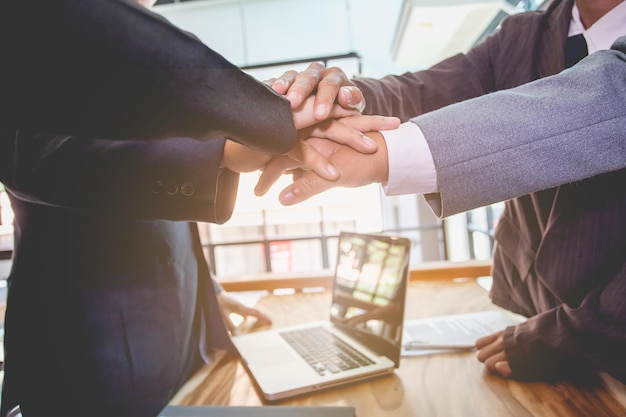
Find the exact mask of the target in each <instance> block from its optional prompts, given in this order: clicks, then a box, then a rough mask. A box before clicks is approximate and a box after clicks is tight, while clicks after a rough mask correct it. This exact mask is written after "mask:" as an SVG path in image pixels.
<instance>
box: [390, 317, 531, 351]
mask: <svg viewBox="0 0 626 417" xmlns="http://www.w3.org/2000/svg"><path fill="white" fill-rule="evenodd" d="M524 320H525V318H524V317H522V316H519V315H517V314H513V313H508V312H504V311H499V310H488V311H480V312H477V313H465V314H455V315H447V316H435V317H427V318H423V319H413V320H406V321H405V322H404V334H403V337H402V356H421V355H432V354H435V353H445V352H458V351H463V350H472V349H474V343H475V342H476V339H479V338H481V337H483V336H487V335H490V334H492V333H495V332H497V331H499V330H503V329H504V328H505V327H508V326H513V325H516V324H518V323H521V322H523V321H524Z"/></svg>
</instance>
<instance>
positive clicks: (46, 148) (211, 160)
mask: <svg viewBox="0 0 626 417" xmlns="http://www.w3.org/2000/svg"><path fill="white" fill-rule="evenodd" d="M2 140H3V142H10V143H11V144H12V150H11V155H12V158H10V159H9V160H8V161H7V163H6V164H5V165H3V171H2V181H3V183H4V184H5V186H6V187H7V189H8V190H9V191H10V192H11V193H12V194H13V195H14V196H15V197H16V198H19V199H21V200H25V201H28V202H31V203H38V204H46V205H53V206H59V207H65V208H72V209H77V210H88V211H92V212H100V213H102V214H103V215H104V216H108V217H111V216H117V217H121V218H133V219H148V220H151V219H166V220H187V221H205V222H212V223H223V222H225V221H226V220H228V219H229V218H230V216H231V215H232V210H233V208H234V204H235V200H236V195H237V187H238V181H239V174H237V173H234V172H231V171H229V170H226V169H222V168H220V161H221V158H222V152H223V147H224V143H225V140H224V139H219V138H216V139H211V140H207V141H198V140H194V139H190V138H171V139H161V140H155V141H122V140H120V141H111V140H104V139H88V138H84V137H68V136H55V135H48V134H33V135H28V134H26V133H24V132H20V133H19V134H18V135H16V136H13V137H12V138H8V137H6V136H5V137H3V138H2Z"/></svg>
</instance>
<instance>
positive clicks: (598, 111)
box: [412, 37, 626, 216]
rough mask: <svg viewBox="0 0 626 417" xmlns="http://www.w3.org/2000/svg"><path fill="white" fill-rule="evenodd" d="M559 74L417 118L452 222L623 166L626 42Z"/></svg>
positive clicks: (440, 209)
mask: <svg viewBox="0 0 626 417" xmlns="http://www.w3.org/2000/svg"><path fill="white" fill-rule="evenodd" d="M613 48H614V49H612V50H609V51H598V52H596V53H593V54H591V55H590V56H589V57H587V58H585V59H584V60H582V61H581V62H580V63H579V64H577V65H575V66H574V67H572V68H570V69H568V70H565V71H563V72H562V73H560V74H558V75H555V76H552V77H547V78H543V79H540V80H537V81H534V82H532V83H529V84H526V85H523V86H520V87H517V88H514V89H511V90H505V91H498V92H496V93H492V94H489V95H486V96H483V97H478V98H475V99H472V100H467V101H465V102H462V103H457V104H453V105H450V106H447V107H445V108H442V109H440V110H438V111H435V112H430V113H428V114H424V115H421V116H419V117H416V118H414V119H412V121H413V122H414V123H416V124H417V125H418V126H419V127H420V128H421V130H422V132H423V133H424V136H425V137H426V140H427V142H428V145H429V147H430V150H431V151H432V155H433V159H434V162H435V167H436V169H437V181H438V185H439V193H437V194H429V195H427V196H426V197H427V200H428V202H429V204H430V205H431V207H432V208H433V210H434V211H435V214H437V215H439V216H449V215H452V214H456V213H460V212H463V211H466V210H470V209H473V208H476V207H481V206H484V205H488V204H491V203H495V202H498V201H503V200H507V199H510V198H514V197H518V196H521V195H526V194H529V193H531V192H534V191H539V190H543V189H547V188H551V187H555V186H558V185H562V184H567V183H571V182H574V181H578V180H581V179H584V178H588V177H591V176H594V175H598V174H601V173H605V172H611V171H615V170H618V169H621V168H624V167H625V166H626V130H625V129H623V126H624V124H625V123H626V37H622V38H620V40H618V42H616V44H615V45H614V47H613Z"/></svg>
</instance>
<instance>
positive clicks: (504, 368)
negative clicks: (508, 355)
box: [495, 361, 513, 378]
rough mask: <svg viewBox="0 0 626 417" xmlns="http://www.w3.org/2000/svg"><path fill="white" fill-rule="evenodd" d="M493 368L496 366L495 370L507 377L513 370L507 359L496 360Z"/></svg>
mask: <svg viewBox="0 0 626 417" xmlns="http://www.w3.org/2000/svg"><path fill="white" fill-rule="evenodd" d="M495 368H496V371H497V372H498V373H499V374H500V375H502V376H503V377H505V378H508V377H510V376H511V375H513V370H512V369H511V365H510V364H509V361H501V362H496V364H495Z"/></svg>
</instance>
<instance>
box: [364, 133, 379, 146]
mask: <svg viewBox="0 0 626 417" xmlns="http://www.w3.org/2000/svg"><path fill="white" fill-rule="evenodd" d="M363 142H364V143H365V145H366V146H367V147H368V148H376V147H377V146H378V144H377V143H376V141H375V140H374V139H372V138H370V137H369V136H365V135H363Z"/></svg>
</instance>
